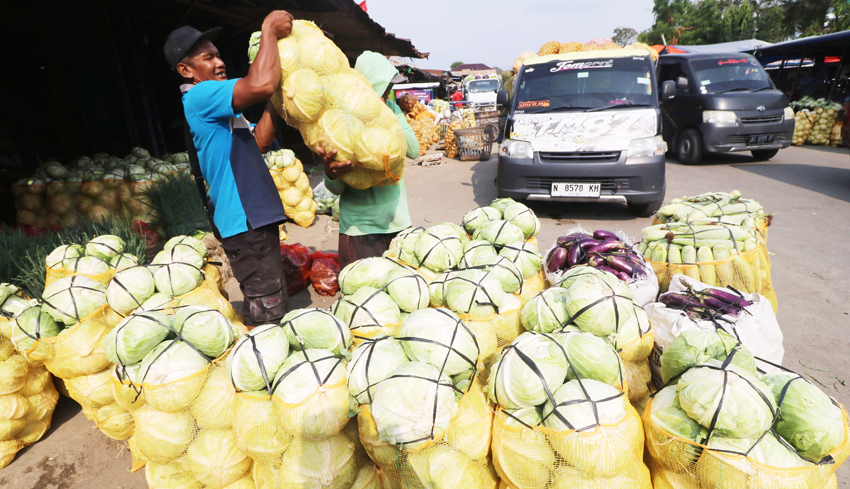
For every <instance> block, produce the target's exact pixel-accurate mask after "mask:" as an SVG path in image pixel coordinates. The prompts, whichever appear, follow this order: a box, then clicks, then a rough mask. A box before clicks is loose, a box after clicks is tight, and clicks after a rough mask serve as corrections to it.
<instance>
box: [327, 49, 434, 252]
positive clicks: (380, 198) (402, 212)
mask: <svg viewBox="0 0 850 489" xmlns="http://www.w3.org/2000/svg"><path fill="white" fill-rule="evenodd" d="M354 69H355V70H357V71H358V72H359V73H360V74H361V75H363V76H364V77H365V78H366V79H367V80H369V83H371V84H372V88H374V89H375V92H376V93H378V94H379V95H381V98H382V99H383V100H384V102H385V103H386V104H387V107H389V108H390V109H392V111H393V112H394V113H395V115H396V117H398V122H399V124H400V125H401V129H402V131H403V132H404V139H405V141H406V142H407V157H408V158H416V157H418V156H419V142H418V141H417V140H416V134H414V133H413V128H411V127H410V124H408V123H407V121H406V120H405V118H404V114H403V113H402V112H401V109H400V108H399V106H398V105H397V104H396V103H395V102H393V101H392V100H388V99H387V97H389V94H390V90H391V89H392V84H393V83H399V82H400V81H403V80H404V77H402V76H401V75H399V73H398V70H396V69H395V67H394V66H393V65H392V63H390V62H389V60H387V58H386V57H384V55H382V54H379V53H375V52H372V51H365V52H364V53H363V54H361V55H360V56H359V57H358V58H357V62H356V63H355V65H354ZM318 153H319V154H320V155H322V156H325V155H324V151H322V149H321V148H318ZM352 168H354V165H353V164H352V163H351V162H350V161H345V162H331V161H330V158H325V186H326V187H327V189H328V190H330V191H331V192H333V193H334V194H336V195H339V265H340V267H345V266H346V265H348V264H349V263H351V262H353V261H357V260H360V259H361V258H369V257H372V256H380V255H381V254H383V252H384V251H386V250H387V249H388V248H389V246H390V241H392V239H393V238H394V237H395V236H396V234H398V232H399V231H401V230H402V229H405V228H407V227H410V214H409V213H408V211H407V191H406V190H405V188H404V179H403V178H402V179H401V180H399V181H398V184H396V185H388V186H386V187H371V188H367V189H365V190H358V189H355V188H353V187H349V186H348V185H346V184H345V182H343V181H342V180H341V179H340V178H339V176H340V175H342V174H343V173H345V172H347V171H350V170H351V169H352Z"/></svg>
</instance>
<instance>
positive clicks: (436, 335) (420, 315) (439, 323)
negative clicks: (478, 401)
mask: <svg viewBox="0 0 850 489" xmlns="http://www.w3.org/2000/svg"><path fill="white" fill-rule="evenodd" d="M398 340H399V341H400V342H401V344H402V346H403V347H404V352H405V353H406V354H407V357H408V358H410V359H411V360H412V361H414V362H424V363H428V364H431V365H433V366H434V367H437V368H438V369H440V371H441V372H442V373H443V374H445V375H449V376H451V375H457V374H459V373H461V372H464V371H467V370H469V369H473V368H475V364H476V363H477V362H478V354H479V349H478V344H477V343H476V341H475V336H474V335H473V334H472V332H471V331H470V330H469V328H467V327H466V326H465V325H464V324H463V323H462V322H461V320H460V319H459V318H458V317H457V316H456V315H455V314H454V313H453V312H451V311H449V310H447V309H422V310H419V311H414V312H412V313H411V314H410V317H408V318H407V319H406V320H405V321H404V324H402V326H401V330H400V331H399V333H398Z"/></svg>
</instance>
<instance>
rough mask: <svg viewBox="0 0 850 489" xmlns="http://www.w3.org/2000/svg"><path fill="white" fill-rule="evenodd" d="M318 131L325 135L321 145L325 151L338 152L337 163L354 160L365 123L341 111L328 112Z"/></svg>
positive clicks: (322, 119) (320, 142)
mask: <svg viewBox="0 0 850 489" xmlns="http://www.w3.org/2000/svg"><path fill="white" fill-rule="evenodd" d="M317 127H318V129H319V130H320V131H322V132H323V133H324V135H323V136H322V137H321V138H320V140H319V144H320V145H321V146H322V148H323V149H324V150H325V151H331V150H334V149H335V150H337V154H336V157H335V159H336V161H346V160H354V158H355V154H354V153H355V151H356V146H357V141H359V140H360V134H361V133H362V132H363V123H362V122H360V121H359V120H357V119H355V118H353V117H351V116H349V115H348V114H346V113H345V112H344V111H342V110H340V109H330V110H326V111H325V113H324V114H323V115H322V117H321V119H319V123H318V126H317Z"/></svg>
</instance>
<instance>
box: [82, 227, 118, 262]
mask: <svg viewBox="0 0 850 489" xmlns="http://www.w3.org/2000/svg"><path fill="white" fill-rule="evenodd" d="M124 246H125V245H124V240H123V239H121V238H119V237H118V236H115V235H112V234H104V235H102V236H98V237H96V238H94V239H93V240H91V241H89V242H88V243H86V255H88V256H96V257H98V258H103V259H104V260H107V261H108V260H110V259H111V258H113V257H115V256H117V255H120V254H121V253H124Z"/></svg>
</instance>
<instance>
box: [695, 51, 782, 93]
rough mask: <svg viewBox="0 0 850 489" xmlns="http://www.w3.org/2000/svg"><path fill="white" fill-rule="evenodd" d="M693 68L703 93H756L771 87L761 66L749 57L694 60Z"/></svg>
mask: <svg viewBox="0 0 850 489" xmlns="http://www.w3.org/2000/svg"><path fill="white" fill-rule="evenodd" d="M691 68H692V69H693V70H694V74H695V75H696V77H697V86H699V90H700V91H701V92H702V93H721V92H729V91H734V90H741V91H748V90H749V91H755V90H759V89H763V88H768V87H770V86H771V85H770V78H769V77H768V76H767V73H765V72H764V69H763V68H762V67H761V64H759V62H758V61H756V60H755V59H754V58H750V57H749V56H724V57H719V58H710V59H694V60H691Z"/></svg>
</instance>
